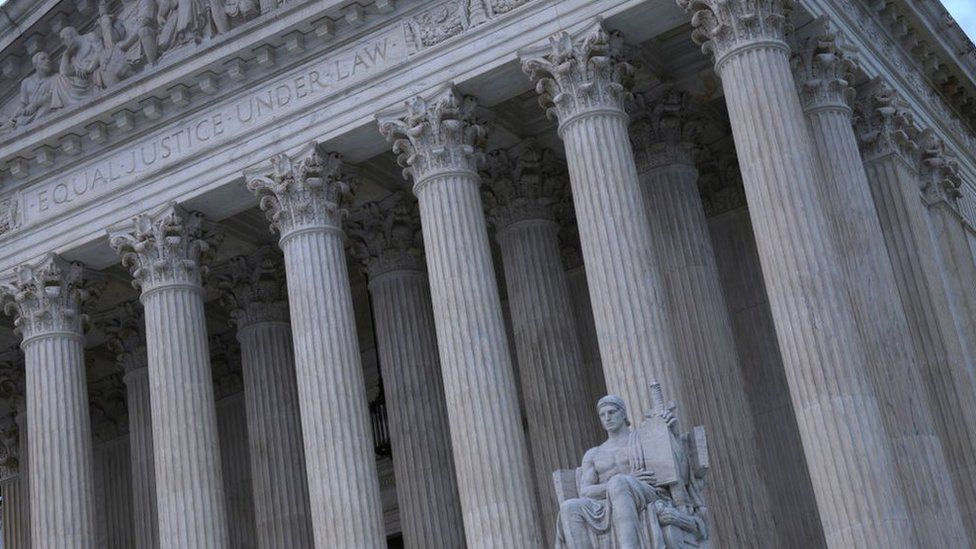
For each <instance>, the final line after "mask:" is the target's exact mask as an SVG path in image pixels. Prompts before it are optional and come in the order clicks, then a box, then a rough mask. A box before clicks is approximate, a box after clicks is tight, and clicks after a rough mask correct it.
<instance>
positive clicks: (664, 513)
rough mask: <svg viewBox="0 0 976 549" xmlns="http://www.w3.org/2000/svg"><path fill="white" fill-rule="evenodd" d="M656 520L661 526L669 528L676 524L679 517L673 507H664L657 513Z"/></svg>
mask: <svg viewBox="0 0 976 549" xmlns="http://www.w3.org/2000/svg"><path fill="white" fill-rule="evenodd" d="M657 518H658V520H659V521H660V522H661V525H662V526H671V525H673V524H677V523H678V520H679V519H680V516H679V515H678V511H677V510H676V509H675V508H674V507H664V508H663V509H661V510H660V511H658V513H657Z"/></svg>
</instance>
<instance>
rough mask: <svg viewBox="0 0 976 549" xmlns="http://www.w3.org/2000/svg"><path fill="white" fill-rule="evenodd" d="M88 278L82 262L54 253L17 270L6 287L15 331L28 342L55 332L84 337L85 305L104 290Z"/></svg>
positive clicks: (7, 300) (6, 299)
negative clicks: (83, 307) (71, 260)
mask: <svg viewBox="0 0 976 549" xmlns="http://www.w3.org/2000/svg"><path fill="white" fill-rule="evenodd" d="M85 275H86V273H85V268H84V267H83V266H82V265H81V264H80V263H70V262H68V261H65V260H64V259H62V258H61V257H60V256H57V255H54V254H50V255H48V256H47V257H45V258H44V259H42V260H41V261H39V262H38V263H36V264H33V265H30V264H28V265H21V266H19V267H17V268H16V269H14V276H13V278H12V279H11V280H9V281H8V282H7V283H6V284H4V286H3V293H4V297H5V301H6V303H5V307H4V308H5V310H6V312H7V314H13V315H15V316H16V319H15V320H14V330H15V331H17V332H19V333H20V334H21V335H22V336H23V338H24V341H25V342H26V341H28V340H29V339H31V338H34V337H37V336H41V335H44V334H52V333H71V334H76V335H78V336H79V337H80V336H81V334H82V333H83V332H84V324H85V323H86V322H87V320H88V317H87V316H86V315H84V314H82V305H83V304H85V303H86V302H90V301H92V300H94V299H96V298H97V297H98V295H99V294H100V293H101V287H102V284H101V283H100V282H99V281H97V280H93V279H92V278H91V277H88V278H86V276H85Z"/></svg>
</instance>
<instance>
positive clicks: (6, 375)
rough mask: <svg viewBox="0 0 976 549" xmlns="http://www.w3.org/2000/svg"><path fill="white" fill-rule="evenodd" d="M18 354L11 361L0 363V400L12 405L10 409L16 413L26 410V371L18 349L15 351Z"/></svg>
mask: <svg viewBox="0 0 976 549" xmlns="http://www.w3.org/2000/svg"><path fill="white" fill-rule="evenodd" d="M13 350H14V351H15V352H16V353H17V354H16V355H15V358H13V359H11V360H4V361H2V362H0V398H3V399H4V400H6V401H7V402H8V403H9V404H10V409H11V410H12V411H13V412H14V413H16V412H17V411H19V410H23V409H24V405H25V404H26V403H25V402H24V394H25V393H24V391H25V389H26V387H25V385H24V384H25V382H26V381H27V379H26V372H25V371H24V360H23V357H22V355H20V354H19V351H17V349H16V347H14V349H13Z"/></svg>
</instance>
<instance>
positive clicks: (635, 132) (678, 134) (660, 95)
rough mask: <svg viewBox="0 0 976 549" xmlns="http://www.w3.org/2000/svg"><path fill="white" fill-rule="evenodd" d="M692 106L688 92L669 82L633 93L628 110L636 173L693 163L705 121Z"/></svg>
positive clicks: (692, 164) (699, 146) (691, 164)
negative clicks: (649, 90) (649, 89)
mask: <svg viewBox="0 0 976 549" xmlns="http://www.w3.org/2000/svg"><path fill="white" fill-rule="evenodd" d="M694 107H695V106H694V103H693V98H692V95H691V94H690V93H688V92H686V91H683V90H680V89H678V88H676V87H675V86H674V85H673V84H671V83H666V84H664V85H662V86H660V87H658V88H657V89H655V90H653V91H651V92H647V93H644V94H639V95H636V96H634V100H633V101H631V102H630V104H629V105H628V111H629V112H630V142H631V144H632V145H633V148H634V160H635V161H636V163H637V171H638V172H641V173H643V172H646V171H648V170H652V169H654V168H659V167H662V166H672V165H686V166H695V159H696V158H697V157H698V155H699V149H700V148H701V138H702V132H703V131H704V128H705V125H706V124H707V120H706V118H705V117H704V116H702V115H701V113H699V112H696V111H695V108H694Z"/></svg>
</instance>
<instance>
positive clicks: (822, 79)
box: [792, 18, 857, 111]
mask: <svg viewBox="0 0 976 549" xmlns="http://www.w3.org/2000/svg"><path fill="white" fill-rule="evenodd" d="M814 26H815V30H814V32H813V33H812V34H810V35H809V36H807V37H805V38H803V39H801V40H799V43H798V47H797V50H796V52H795V53H794V54H793V58H792V63H793V74H794V75H795V77H796V86H797V90H798V91H799V92H800V101H801V102H802V103H803V109H804V110H807V111H810V110H816V109H821V108H825V107H834V108H842V109H849V108H850V106H851V103H852V102H853V101H854V88H853V87H851V80H852V78H853V76H854V70H855V69H856V68H857V57H856V53H855V50H854V48H853V47H851V46H849V45H848V44H846V43H845V41H844V37H843V35H842V33H841V32H840V31H838V30H835V29H833V28H832V27H831V24H830V21H829V20H828V19H826V18H821V19H819V20H818V21H817V22H816V23H815V25H814Z"/></svg>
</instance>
